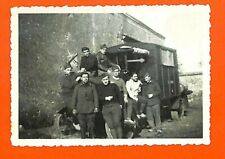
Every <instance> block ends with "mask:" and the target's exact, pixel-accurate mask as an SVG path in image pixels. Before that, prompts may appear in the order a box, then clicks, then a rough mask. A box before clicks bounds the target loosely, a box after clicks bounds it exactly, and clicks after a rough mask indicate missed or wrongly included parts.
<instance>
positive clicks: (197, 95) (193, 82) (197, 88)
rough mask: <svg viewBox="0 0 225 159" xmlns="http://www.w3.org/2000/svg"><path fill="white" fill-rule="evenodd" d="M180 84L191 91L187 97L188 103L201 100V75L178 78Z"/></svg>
mask: <svg viewBox="0 0 225 159" xmlns="http://www.w3.org/2000/svg"><path fill="white" fill-rule="evenodd" d="M180 83H182V84H183V85H184V86H187V87H188V89H189V90H192V91H193V93H192V94H190V95H189V96H188V99H189V102H190V103H192V102H194V101H199V100H200V99H201V98H202V83H203V81H202V74H196V75H187V76H180Z"/></svg>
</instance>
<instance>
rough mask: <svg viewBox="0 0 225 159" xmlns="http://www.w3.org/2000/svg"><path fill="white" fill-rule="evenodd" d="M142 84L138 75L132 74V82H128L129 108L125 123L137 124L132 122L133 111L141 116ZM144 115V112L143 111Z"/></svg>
mask: <svg viewBox="0 0 225 159" xmlns="http://www.w3.org/2000/svg"><path fill="white" fill-rule="evenodd" d="M141 85H142V82H141V81H140V80H139V79H138V75H137V73H135V72H134V73H132V75H131V78H130V80H128V81H127V82H126V88H127V92H128V95H129V98H128V107H127V119H126V120H125V121H124V122H125V123H131V124H134V123H135V122H134V121H133V120H131V116H132V113H133V110H134V111H135V115H136V116H137V115H139V114H140V110H139V103H138V101H139V93H140V92H141ZM141 113H142V111H141Z"/></svg>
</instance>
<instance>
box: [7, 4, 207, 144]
mask: <svg viewBox="0 0 225 159" xmlns="http://www.w3.org/2000/svg"><path fill="white" fill-rule="evenodd" d="M176 6H179V7H187V5H176ZM176 6H166V5H162V6H104V7H103V6H81V7H67V6H64V7H53V6H52V7H14V8H11V133H12V136H11V143H12V145H13V146H95V145H101V146H110V145H113V146H117V145H128V146H132V145H177V144H179V145H187V144H190V145H200V144H204V145H208V144H210V35H209V36H208V39H205V40H207V42H208V44H209V45H208V46H206V47H205V52H206V54H205V55H204V56H203V96H202V98H203V138H169V139H165V138H154V139H152V138H151V139H146V138H145V139H19V110H18V109H19V60H18V59H19V44H18V39H19V35H18V33H19V30H18V20H19V19H18V15H19V14H21V13H22V14H25V13H121V12H127V11H134V10H135V9H136V7H143V8H144V7H176ZM188 7H200V8H201V7H204V8H205V10H206V13H207V14H208V18H210V15H209V14H210V7H209V6H208V5H189V6H188ZM208 23H209V24H208V25H209V34H210V21H209V22H208Z"/></svg>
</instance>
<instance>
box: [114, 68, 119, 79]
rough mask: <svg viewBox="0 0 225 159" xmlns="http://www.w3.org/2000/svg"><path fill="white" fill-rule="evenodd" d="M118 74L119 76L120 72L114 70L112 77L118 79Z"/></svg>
mask: <svg viewBox="0 0 225 159" xmlns="http://www.w3.org/2000/svg"><path fill="white" fill-rule="evenodd" d="M119 74H120V71H119V70H118V69H116V70H114V71H113V76H114V77H118V76H119Z"/></svg>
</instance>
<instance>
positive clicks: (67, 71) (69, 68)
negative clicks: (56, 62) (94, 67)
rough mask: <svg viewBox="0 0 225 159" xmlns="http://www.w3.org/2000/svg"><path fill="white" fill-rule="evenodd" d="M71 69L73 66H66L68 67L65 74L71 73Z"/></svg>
mask: <svg viewBox="0 0 225 159" xmlns="http://www.w3.org/2000/svg"><path fill="white" fill-rule="evenodd" d="M71 71H72V68H71V67H68V68H66V69H65V70H64V74H65V75H70V73H71Z"/></svg>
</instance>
